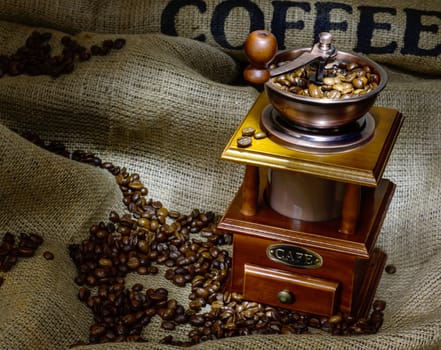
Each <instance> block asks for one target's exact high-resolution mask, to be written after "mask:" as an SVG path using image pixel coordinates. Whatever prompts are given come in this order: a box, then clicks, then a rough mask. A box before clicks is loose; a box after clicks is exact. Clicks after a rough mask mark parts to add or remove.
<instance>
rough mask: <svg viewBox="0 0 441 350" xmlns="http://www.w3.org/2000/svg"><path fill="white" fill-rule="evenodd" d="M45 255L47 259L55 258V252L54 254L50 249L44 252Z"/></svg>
mask: <svg viewBox="0 0 441 350" xmlns="http://www.w3.org/2000/svg"><path fill="white" fill-rule="evenodd" d="M43 257H44V258H45V259H46V260H53V259H54V254H53V253H52V252H50V251H45V252H44V253H43Z"/></svg>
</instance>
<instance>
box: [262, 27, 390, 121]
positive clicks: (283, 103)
mask: <svg viewBox="0 0 441 350" xmlns="http://www.w3.org/2000/svg"><path fill="white" fill-rule="evenodd" d="M331 41H332V36H331V34H329V33H320V41H319V42H318V43H316V44H315V45H314V47H313V48H312V49H311V48H302V49H297V50H287V51H280V52H279V53H277V54H276V55H275V56H274V58H273V60H272V61H271V65H272V66H274V65H278V64H279V63H281V62H289V61H291V62H289V63H288V64H284V65H281V66H280V67H278V68H275V69H271V70H270V75H271V76H272V77H275V76H277V75H280V74H283V72H288V71H293V70H295V69H297V68H300V67H302V66H305V65H306V64H309V63H310V62H311V61H313V60H314V59H317V58H322V59H326V60H329V58H330V57H331V56H332V58H331V59H332V61H333V62H337V63H338V62H345V63H348V62H355V63H357V64H358V65H360V66H369V67H370V69H371V71H372V72H373V73H375V74H377V75H378V76H379V78H380V80H379V82H378V85H377V87H376V88H375V89H374V90H371V91H369V92H367V93H366V94H365V95H362V96H353V97H349V98H344V99H343V98H339V99H328V98H318V97H310V96H303V95H297V94H295V93H293V92H289V91H283V90H282V89H281V88H280V87H278V86H277V85H275V84H274V82H273V78H271V79H269V80H268V81H266V82H265V84H264V86H265V91H266V93H267V95H268V97H269V100H270V102H271V104H272V105H273V107H274V108H275V109H276V110H277V111H278V112H279V113H280V114H281V115H282V116H283V117H285V118H287V119H288V120H290V121H292V122H294V123H295V124H297V125H301V126H303V127H306V128H314V129H332V128H338V127H341V126H343V125H346V124H348V123H350V122H353V121H355V120H357V119H359V118H360V117H362V116H363V115H365V114H366V113H367V112H368V111H369V110H370V108H371V107H372V105H373V104H374V103H375V100H376V99H377V96H378V93H379V92H380V91H381V90H383V88H384V87H385V86H386V82H387V74H386V72H385V70H384V69H383V68H382V67H381V66H380V65H378V64H377V63H375V62H374V61H372V60H370V59H368V58H366V57H362V56H359V55H356V54H354V53H348V52H343V51H337V50H335V48H334V47H333V46H332V45H331ZM305 62H306V63H305Z"/></svg>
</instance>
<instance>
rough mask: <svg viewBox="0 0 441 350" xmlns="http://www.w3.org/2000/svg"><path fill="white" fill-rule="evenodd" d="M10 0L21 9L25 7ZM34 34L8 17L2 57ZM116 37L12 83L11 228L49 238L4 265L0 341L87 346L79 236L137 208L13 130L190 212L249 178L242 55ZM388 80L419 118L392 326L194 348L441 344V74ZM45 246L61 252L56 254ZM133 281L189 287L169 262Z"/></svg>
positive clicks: (148, 332)
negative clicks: (116, 171) (61, 147)
mask: <svg viewBox="0 0 441 350" xmlns="http://www.w3.org/2000/svg"><path fill="white" fill-rule="evenodd" d="M6 4H7V2H6ZM11 4H12V5H14V6H15V7H14V6H12V7H14V8H15V9H17V8H20V6H18V5H19V2H11ZM23 4H24V3H23ZM23 4H22V6H24V5H23ZM34 5H35V6H36V8H38V5H39V4H38V3H36V4H34ZM109 6H110V5H109ZM409 6H410V5H409ZM415 6H416V5H415ZM423 6H424V5H421V6H420V7H423ZM5 9H6V6H2V10H3V11H5ZM65 9H67V6H66V7H65ZM47 10H48V11H49V8H47ZM72 11H73V10H72ZM133 11H134V12H133V13H136V11H135V10H133ZM48 13H49V12H48ZM38 14H39V15H38ZM42 16H43V17H44V16H45V11H41V10H40V11H36V12H35V21H34V22H33V21H31V20H30V15H29V16H28V18H25V17H21V18H18V17H14V19H15V20H19V19H20V20H23V21H25V20H26V22H28V23H30V24H31V25H32V24H34V23H39V17H42ZM70 16H73V14H72V13H71V15H70ZM66 18H69V16H66ZM72 18H81V17H80V16H79V15H78V17H77V15H75V16H73V17H72ZM134 22H135V23H136V21H134ZM45 24H48V22H46V23H45ZM55 25H57V26H59V28H60V29H63V30H66V29H65V28H63V26H62V24H59V23H58V24H57V23H55V22H53V23H52V24H51V26H55ZM48 26H49V25H48ZM80 27H81V26H79V27H78V28H80ZM36 28H37V27H34V26H26V25H21V24H14V23H12V22H6V21H5V22H1V23H0V38H1V42H2V53H5V54H11V53H12V52H14V50H15V49H16V48H17V47H19V46H20V45H22V43H23V42H24V40H25V38H26V37H27V35H29V34H30V33H31V32H32V31H33V30H35V29H36ZM78 28H77V31H80V29H78ZM86 29H90V28H86ZM96 29H97V31H98V29H99V28H96ZM118 29H120V28H118ZM39 30H42V31H44V30H50V31H51V32H53V36H54V44H53V49H54V50H57V49H59V48H60V47H58V46H57V44H55V42H56V39H57V40H58V39H60V38H61V36H63V35H64V33H63V32H61V31H55V30H53V29H47V28H39ZM114 32H115V33H116V35H114V34H97V33H95V34H94V33H90V32H89V33H79V34H77V35H76V36H75V39H77V40H78V41H79V42H82V43H84V44H85V45H86V44H87V45H90V44H92V43H96V42H98V43H99V42H101V41H102V40H104V39H105V38H115V37H117V36H124V37H125V38H126V39H127V45H126V46H125V47H124V49H122V50H121V51H115V52H112V53H111V54H110V55H108V56H102V57H94V58H93V59H91V60H90V61H87V62H82V63H81V64H78V65H77V66H76V67H75V69H74V71H73V72H72V73H71V74H69V75H64V76H61V77H59V78H57V79H54V78H51V77H48V76H38V77H30V76H27V75H20V76H17V77H11V76H5V77H3V78H1V79H0V120H1V124H0V145H1V148H0V169H1V176H0V235H3V234H4V233H5V232H7V231H10V232H23V231H24V232H35V233H39V234H41V235H42V236H43V237H44V239H45V242H44V243H43V246H42V247H40V248H39V250H38V251H37V254H36V255H35V256H34V257H32V258H30V259H26V260H24V261H22V262H20V263H19V264H17V265H16V266H15V267H14V268H13V269H12V270H11V271H10V272H8V273H7V274H5V281H4V283H3V285H2V286H1V287H0V311H1V312H0V348H1V349H66V348H68V347H69V346H70V345H71V344H73V343H75V342H76V341H78V340H87V336H88V331H89V326H90V323H91V321H92V320H91V317H92V316H91V314H90V313H89V310H87V308H86V307H85V306H84V305H83V304H81V303H80V302H79V301H78V299H77V295H76V294H77V290H78V287H77V286H76V285H75V283H74V282H73V278H74V276H75V268H74V266H73V264H72V262H71V261H70V258H69V256H68V251H67V245H68V244H69V243H72V242H79V241H80V240H82V239H83V238H85V237H86V235H87V231H88V228H89V227H90V225H91V224H93V223H96V222H98V221H101V220H107V217H108V214H109V211H110V210H112V209H113V210H118V211H123V210H124V208H123V206H122V204H121V193H120V192H119V189H118V188H117V186H116V184H115V181H114V178H113V177H112V176H110V175H109V174H108V173H107V172H104V171H103V170H101V169H98V168H94V167H92V166H89V165H86V164H80V163H77V162H74V161H71V160H68V159H65V158H63V157H60V156H57V155H54V154H52V153H49V152H47V151H45V150H43V149H41V148H39V147H37V146H35V145H33V144H32V143H30V142H29V141H26V140H25V139H24V138H22V137H20V136H19V135H18V134H17V133H15V132H13V131H12V130H16V131H18V132H24V131H33V132H36V133H38V134H39V135H40V136H41V137H42V138H43V139H46V140H60V141H63V142H65V143H66V144H67V145H68V147H69V148H70V149H71V150H74V149H85V150H89V151H92V152H95V153H96V154H98V155H99V156H100V157H101V158H102V159H103V160H108V161H111V162H113V163H114V164H117V165H120V166H126V167H127V168H128V169H129V170H130V171H131V172H138V173H139V174H140V176H141V178H142V179H143V182H144V183H145V184H146V186H147V187H148V188H149V190H150V194H149V196H151V197H152V198H154V199H156V200H161V201H162V202H163V203H164V204H165V205H166V206H167V207H169V208H171V209H177V210H180V211H182V212H189V211H191V209H193V208H195V207H197V208H200V209H203V210H214V211H216V212H218V213H222V212H223V210H225V208H226V206H227V205H228V203H229V201H230V200H231V199H232V197H233V195H234V193H235V192H236V190H237V188H238V186H239V184H240V182H241V178H242V168H241V166H239V165H236V164H232V163H230V162H225V161H221V160H219V156H220V153H221V151H222V149H223V148H224V146H225V144H226V142H227V141H228V139H229V137H230V135H231V133H232V132H233V130H234V129H235V127H236V126H237V124H238V123H239V122H240V120H241V119H242V118H243V116H244V115H245V114H246V112H247V110H248V109H249V108H250V106H251V105H252V103H253V101H254V99H255V98H256V96H257V91H255V90H254V89H253V88H250V87H245V86H238V85H233V84H232V83H233V82H234V81H235V79H236V78H237V76H238V74H239V73H240V72H238V66H237V64H236V62H235V61H234V60H233V59H232V58H231V57H230V56H228V55H226V54H225V53H224V52H223V51H222V50H220V49H218V48H214V47H213V46H212V45H206V44H204V43H200V42H197V41H193V40H190V39H188V38H187V39H185V38H174V37H167V36H163V35H160V34H130V35H129V34H124V35H122V34H119V33H117V30H115V31H114ZM436 59H438V60H439V57H437V58H436ZM404 66H405V65H404ZM404 66H403V67H404ZM388 73H389V83H388V85H387V87H386V89H385V90H384V91H383V92H382V93H381V94H380V96H379V99H378V101H377V105H380V106H381V105H382V106H387V107H391V108H396V109H398V110H400V111H401V112H402V113H403V114H404V115H405V118H406V119H405V123H404V125H403V128H402V130H401V133H400V136H399V138H398V140H397V143H396V146H395V148H394V151H393V153H392V156H391V159H390V161H389V163H388V165H387V168H386V172H385V177H386V178H388V179H390V180H392V181H393V182H395V183H396V184H397V191H396V194H395V196H394V198H393V201H392V204H391V207H390V210H389V213H388V216H387V218H386V222H385V224H384V226H383V229H382V232H381V234H380V237H379V240H378V246H380V247H381V248H382V249H383V250H384V251H385V252H386V253H387V254H388V261H389V263H393V264H394V265H396V267H397V273H396V274H393V275H388V274H384V275H383V278H382V280H381V283H380V286H379V289H378V291H377V298H380V299H383V300H385V301H386V302H387V308H386V311H385V320H384V324H383V326H382V328H381V329H380V332H379V333H378V334H376V335H370V336H356V337H343V336H341V337H339V336H330V335H328V334H324V333H321V332H318V334H310V335H271V336H263V335H254V336H243V337H236V338H229V339H222V340H216V341H210V342H206V343H202V344H199V345H196V346H195V347H194V348H195V349H202V348H203V349H205V348H207V349H245V348H247V349H268V348H278V347H280V348H282V347H283V348H289V349H290V348H292V349H436V348H440V347H441V296H440V295H439V293H438V290H440V288H441V278H440V274H439V271H440V270H441V241H440V239H439V227H440V224H441V209H440V200H439V198H440V196H441V184H440V181H439V179H440V176H441V159H440V158H441V156H440V154H441V152H440V144H441V133H440V131H439V128H438V124H439V122H440V119H441V114H440V110H441V101H440V99H439V91H440V90H441V80H440V79H439V77H438V78H437V77H432V78H431V79H428V78H427V77H421V76H418V75H415V74H414V73H409V72H405V71H402V70H396V69H388ZM45 250H50V251H52V252H53V253H54V255H55V259H54V260H51V261H48V260H46V259H44V258H43V256H42V252H43V251H45ZM135 281H140V282H142V283H143V284H145V285H147V286H154V287H157V286H164V287H166V288H167V289H169V291H170V293H172V295H174V296H175V297H176V298H177V299H178V300H179V301H181V302H182V303H185V302H187V297H188V294H189V290H188V289H187V288H177V287H175V286H174V285H172V284H171V283H170V282H168V281H166V280H165V279H164V278H163V271H162V270H161V273H159V274H158V275H157V276H155V277H152V276H143V277H140V276H136V275H134V276H131V277H130V278H129V283H134V282H135ZM188 330H189V328H188V326H184V327H178V328H177V330H175V331H173V332H172V333H170V332H167V331H165V330H162V329H161V328H160V325H159V321H158V320H156V321H154V322H152V323H151V324H150V325H148V326H147V327H146V328H145V330H144V333H143V335H144V336H145V338H146V339H148V340H149V342H148V343H140V344H134V343H116V344H103V345H84V346H80V347H77V348H78V349H166V348H170V349H171V348H175V347H169V346H166V345H162V344H159V341H160V339H162V338H163V337H164V336H165V335H167V334H173V335H174V336H175V337H177V338H181V339H183V340H185V338H186V334H187V332H188Z"/></svg>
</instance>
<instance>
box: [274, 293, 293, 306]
mask: <svg viewBox="0 0 441 350" xmlns="http://www.w3.org/2000/svg"><path fill="white" fill-rule="evenodd" d="M277 299H278V300H279V302H280V303H282V304H292V303H294V301H295V298H294V295H293V294H292V293H291V292H290V291H289V290H281V291H280V292H279V293H277Z"/></svg>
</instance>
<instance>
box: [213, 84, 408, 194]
mask: <svg viewBox="0 0 441 350" xmlns="http://www.w3.org/2000/svg"><path fill="white" fill-rule="evenodd" d="M269 103H270V102H269V99H268V97H267V95H266V93H265V92H262V93H261V95H260V96H259V97H258V99H257V100H256V102H255V103H254V105H253V106H252V107H251V109H250V111H249V112H248V114H247V115H246V116H245V118H244V119H243V121H242V123H241V124H240V125H239V127H238V128H237V130H236V131H235V133H234V134H233V136H232V137H231V139H230V141H229V142H228V144H227V146H226V147H225V149H224V151H223V153H222V155H221V159H224V160H231V161H235V162H239V163H244V164H247V165H254V166H259V167H270V168H277V169H285V170H290V171H296V172H300V173H305V174H310V175H316V176H319V177H322V178H326V179H330V180H335V181H341V182H347V183H354V184H358V185H362V186H368V187H377V185H378V183H379V181H380V180H381V177H382V175H383V172H384V168H385V166H386V163H387V161H388V159H389V157H390V154H391V152H392V148H393V146H394V144H395V141H396V139H397V137H398V134H399V130H400V128H401V125H402V123H403V117H402V115H401V113H399V112H398V111H397V110H395V109H391V108H385V107H373V108H372V109H371V110H370V114H371V115H372V116H373V117H374V119H375V124H376V129H375V132H374V135H373V136H372V139H371V140H370V141H369V142H367V143H365V144H363V145H361V146H359V147H357V148H354V149H352V150H350V151H344V152H339V153H331V154H316V153H308V152H304V151H299V150H293V149H289V148H286V147H284V146H283V145H281V144H278V143H276V142H274V141H273V140H271V139H270V138H269V137H266V138H264V139H259V140H256V139H253V142H252V145H251V146H249V147H246V148H243V147H239V146H238V145H237V139H238V138H239V137H241V136H242V129H244V128H246V127H252V128H254V129H256V130H262V128H261V125H260V118H261V114H262V111H263V109H264V108H265V106H267V105H268V104H269Z"/></svg>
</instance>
